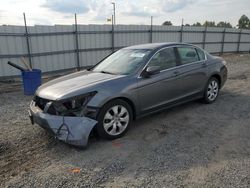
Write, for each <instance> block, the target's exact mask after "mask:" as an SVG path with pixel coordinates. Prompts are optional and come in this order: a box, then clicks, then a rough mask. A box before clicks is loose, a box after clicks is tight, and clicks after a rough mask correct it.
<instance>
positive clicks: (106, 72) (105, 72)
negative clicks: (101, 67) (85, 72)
mask: <svg viewBox="0 0 250 188" xmlns="http://www.w3.org/2000/svg"><path fill="white" fill-rule="evenodd" d="M100 72H101V73H104V74H113V75H115V73H113V72H108V71H100Z"/></svg>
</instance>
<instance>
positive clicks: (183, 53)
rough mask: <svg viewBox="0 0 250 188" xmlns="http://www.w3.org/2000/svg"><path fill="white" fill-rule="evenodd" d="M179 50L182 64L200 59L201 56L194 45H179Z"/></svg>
mask: <svg viewBox="0 0 250 188" xmlns="http://www.w3.org/2000/svg"><path fill="white" fill-rule="evenodd" d="M177 51H178V53H179V56H180V59H181V63H182V64H188V63H193V62H196V61H199V56H198V54H197V52H196V50H195V49H194V48H192V47H178V48H177Z"/></svg>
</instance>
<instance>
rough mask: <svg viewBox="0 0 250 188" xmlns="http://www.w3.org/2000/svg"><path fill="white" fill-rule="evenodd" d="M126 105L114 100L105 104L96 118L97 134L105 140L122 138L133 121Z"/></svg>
mask: <svg viewBox="0 0 250 188" xmlns="http://www.w3.org/2000/svg"><path fill="white" fill-rule="evenodd" d="M132 116H133V113H132V109H131V107H130V106H129V104H128V103H126V102H125V101H123V100H120V99H116V100H113V101H111V102H109V103H107V104H105V105H104V106H103V107H102V109H101V111H100V113H99V115H98V117H97V121H98V124H97V132H98V134H99V136H101V137H102V138H105V139H116V138H120V137H122V136H123V135H124V134H125V133H126V132H127V131H128V129H129V126H130V124H131V121H132V119H133V117H132Z"/></svg>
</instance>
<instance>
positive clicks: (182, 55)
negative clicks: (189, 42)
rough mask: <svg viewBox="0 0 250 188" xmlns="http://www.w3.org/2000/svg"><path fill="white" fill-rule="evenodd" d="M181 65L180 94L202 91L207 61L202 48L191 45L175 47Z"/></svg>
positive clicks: (205, 77) (184, 95) (187, 94)
mask: <svg viewBox="0 0 250 188" xmlns="http://www.w3.org/2000/svg"><path fill="white" fill-rule="evenodd" d="M177 52H178V56H179V59H180V61H181V66H180V67H179V71H180V76H181V80H182V96H183V97H186V96H190V95H193V94H196V93H199V92H202V91H203V89H204V87H205V84H206V82H207V62H206V60H205V54H204V52H203V51H202V50H200V49H198V48H195V47H192V46H180V47H177Z"/></svg>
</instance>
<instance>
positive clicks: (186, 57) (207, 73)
mask: <svg viewBox="0 0 250 188" xmlns="http://www.w3.org/2000/svg"><path fill="white" fill-rule="evenodd" d="M225 65H226V62H225V60H223V59H222V58H220V57H216V56H213V55H211V54H209V53H208V52H206V51H204V50H203V49H201V48H199V47H197V46H194V45H191V44H184V43H151V44H143V45H136V46H130V47H126V48H123V49H120V50H118V51H116V52H114V53H112V54H111V55H109V56H107V57H106V58H104V59H103V60H102V61H100V62H99V63H98V64H96V65H95V66H93V67H92V68H90V69H88V70H83V71H79V72H76V73H73V74H69V75H66V76H63V77H60V78H57V79H55V80H52V81H49V82H47V83H45V84H43V85H42V86H40V87H39V88H38V90H37V91H36V94H35V96H34V99H33V100H32V102H31V104H30V110H29V114H30V118H31V121H32V123H36V124H38V125H40V126H41V127H43V128H44V129H46V130H48V131H49V132H51V133H52V134H53V135H54V136H55V137H57V138H58V139H59V140H62V141H64V142H66V143H69V144H72V145H77V146H86V145H87V142H88V137H89V134H90V133H91V131H92V130H96V132H97V133H98V134H99V136H100V137H102V138H105V139H116V138H119V137H121V136H123V135H124V134H125V133H126V132H127V131H128V130H129V127H130V125H131V123H132V121H133V120H135V119H138V118H141V117H143V116H145V115H149V114H151V113H154V112H156V111H159V110H162V109H166V108H170V107H173V106H175V105H179V104H182V103H184V102H187V101H190V100H195V99H202V100H203V101H204V102H205V103H208V104H210V103H213V102H214V101H215V100H216V99H217V97H218V95H219V91H220V89H221V88H222V86H223V85H224V83H225V81H226V79H227V68H226V66H225Z"/></svg>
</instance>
